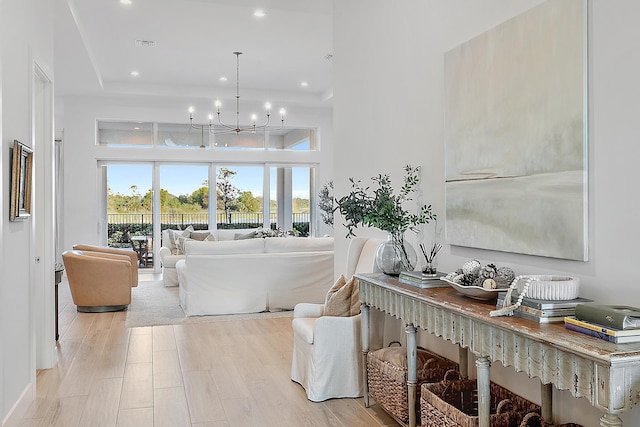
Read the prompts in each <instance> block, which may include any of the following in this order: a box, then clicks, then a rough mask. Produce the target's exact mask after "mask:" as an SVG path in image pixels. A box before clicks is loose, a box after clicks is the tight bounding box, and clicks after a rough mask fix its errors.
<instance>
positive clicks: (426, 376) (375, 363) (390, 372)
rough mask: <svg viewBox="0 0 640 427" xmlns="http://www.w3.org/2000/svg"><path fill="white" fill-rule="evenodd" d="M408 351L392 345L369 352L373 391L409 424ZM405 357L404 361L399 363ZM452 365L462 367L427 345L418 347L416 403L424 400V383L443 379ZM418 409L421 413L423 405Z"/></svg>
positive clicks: (394, 414) (370, 382) (370, 392)
mask: <svg viewBox="0 0 640 427" xmlns="http://www.w3.org/2000/svg"><path fill="white" fill-rule="evenodd" d="M406 355H407V351H406V349H404V348H402V347H389V348H384V349H381V350H377V351H374V352H371V353H368V354H367V381H368V385H369V395H370V396H371V397H373V398H374V399H375V400H376V402H378V405H380V407H382V409H384V410H385V411H386V412H387V413H389V414H390V415H392V416H393V417H394V418H396V419H397V420H398V421H400V422H402V423H405V424H406V423H408V422H409V405H408V391H407V371H408V369H407V366H406V357H407V356H406ZM402 360H404V363H398V361H402ZM451 369H458V364H457V363H455V362H452V361H451V360H449V359H445V358H444V357H441V356H438V355H435V354H433V353H430V352H428V351H427V350H425V349H423V348H419V349H418V352H417V374H418V375H417V379H418V384H417V396H416V406H418V405H419V402H420V385H421V384H422V383H425V382H437V381H440V380H442V379H443V378H444V374H445V373H446V372H447V371H449V370H451ZM416 409H417V410H416V414H419V408H416Z"/></svg>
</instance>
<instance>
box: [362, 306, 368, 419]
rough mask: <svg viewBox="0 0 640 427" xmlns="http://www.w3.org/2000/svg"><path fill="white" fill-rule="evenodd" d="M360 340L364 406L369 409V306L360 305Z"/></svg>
mask: <svg viewBox="0 0 640 427" xmlns="http://www.w3.org/2000/svg"><path fill="white" fill-rule="evenodd" d="M360 313H362V315H361V316H360V338H361V340H362V381H363V384H364V406H365V408H368V407H369V381H368V378H369V376H368V375H367V353H369V306H368V305H366V304H361V305H360Z"/></svg>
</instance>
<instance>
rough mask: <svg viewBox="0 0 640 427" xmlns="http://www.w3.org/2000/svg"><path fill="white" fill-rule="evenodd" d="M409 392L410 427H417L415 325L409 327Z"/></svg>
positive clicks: (407, 328) (416, 347)
mask: <svg viewBox="0 0 640 427" xmlns="http://www.w3.org/2000/svg"><path fill="white" fill-rule="evenodd" d="M405 332H406V333H407V391H408V392H409V399H408V402H407V403H408V405H409V427H416V419H417V417H416V387H417V385H418V373H417V361H416V359H417V352H418V346H417V343H416V332H417V329H416V327H415V326H413V325H407V326H406V328H405Z"/></svg>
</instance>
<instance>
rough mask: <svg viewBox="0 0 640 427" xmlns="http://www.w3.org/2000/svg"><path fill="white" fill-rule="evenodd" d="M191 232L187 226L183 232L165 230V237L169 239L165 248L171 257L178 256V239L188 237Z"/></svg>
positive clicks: (191, 229) (190, 227) (190, 228)
mask: <svg viewBox="0 0 640 427" xmlns="http://www.w3.org/2000/svg"><path fill="white" fill-rule="evenodd" d="M192 231H193V227H192V226H188V227H187V228H185V229H184V230H167V236H168V237H169V245H168V246H167V247H168V248H169V249H170V250H171V253H172V254H173V255H180V254H179V253H178V250H179V249H178V239H179V238H180V237H189V236H190V235H191V232H192Z"/></svg>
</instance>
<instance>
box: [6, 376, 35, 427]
mask: <svg viewBox="0 0 640 427" xmlns="http://www.w3.org/2000/svg"><path fill="white" fill-rule="evenodd" d="M35 398H36V384H35V383H29V384H27V386H26V387H25V389H24V391H23V392H22V394H21V395H20V398H19V399H18V400H17V401H16V403H14V405H13V406H12V407H11V409H10V410H9V412H8V413H7V416H6V417H4V420H2V427H18V426H19V425H20V423H21V422H22V418H23V417H24V415H25V414H26V413H27V409H28V408H29V405H31V402H33V401H34V399H35Z"/></svg>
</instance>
